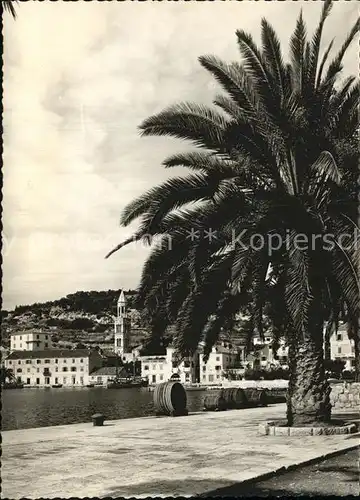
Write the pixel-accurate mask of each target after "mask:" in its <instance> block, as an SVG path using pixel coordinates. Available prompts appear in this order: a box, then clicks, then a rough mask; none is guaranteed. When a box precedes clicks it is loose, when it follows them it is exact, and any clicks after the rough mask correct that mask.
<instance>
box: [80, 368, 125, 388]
mask: <svg viewBox="0 0 360 500" xmlns="http://www.w3.org/2000/svg"><path fill="white" fill-rule="evenodd" d="M128 376H129V375H128V373H127V372H126V371H125V370H124V368H117V367H115V366H103V367H102V368H97V369H96V370H94V371H93V372H91V374H90V375H89V383H90V384H94V385H106V384H107V383H108V382H110V381H111V380H114V379H115V378H116V377H123V378H126V377H128Z"/></svg>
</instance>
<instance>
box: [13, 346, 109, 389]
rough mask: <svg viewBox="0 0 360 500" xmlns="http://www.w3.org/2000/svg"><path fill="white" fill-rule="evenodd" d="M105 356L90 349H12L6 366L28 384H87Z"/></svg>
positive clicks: (37, 385) (44, 385)
mask: <svg viewBox="0 0 360 500" xmlns="http://www.w3.org/2000/svg"><path fill="white" fill-rule="evenodd" d="M102 362H103V359H102V357H101V356H100V354H99V353H98V352H97V351H89V350H87V349H46V350H42V351H13V352H12V353H10V354H9V356H8V357H7V358H6V359H5V360H4V365H5V368H8V369H10V370H12V372H13V374H14V376H15V378H16V379H17V380H20V381H21V382H22V383H23V384H24V385H25V386H35V387H47V386H51V385H58V384H60V385H63V386H84V385H88V384H89V383H90V382H89V377H90V374H91V373H92V372H94V371H95V370H96V369H98V368H101V366H102Z"/></svg>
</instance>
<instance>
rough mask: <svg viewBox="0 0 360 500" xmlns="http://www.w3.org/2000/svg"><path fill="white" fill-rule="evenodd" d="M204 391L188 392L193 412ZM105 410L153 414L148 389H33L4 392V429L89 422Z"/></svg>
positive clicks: (117, 415)
mask: <svg viewBox="0 0 360 500" xmlns="http://www.w3.org/2000/svg"><path fill="white" fill-rule="evenodd" d="M205 394H206V393H205V391H189V392H187V401H188V404H187V407H188V410H189V411H190V412H193V411H200V410H202V408H203V401H204V397H205ZM94 413H103V414H104V415H105V416H106V419H107V420H116V419H122V418H134V417H144V416H149V415H154V406H153V392H150V391H149V390H148V388H144V387H139V388H131V389H111V390H110V389H106V388H103V387H94V388H48V389H45V388H38V389H35V388H32V389H8V390H5V391H2V430H3V431H6V430H13V429H27V428H32V427H44V426H49V425H64V424H76V423H81V422H90V421H91V415H93V414H94Z"/></svg>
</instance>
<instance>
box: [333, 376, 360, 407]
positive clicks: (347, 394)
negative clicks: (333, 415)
mask: <svg viewBox="0 0 360 500" xmlns="http://www.w3.org/2000/svg"><path fill="white" fill-rule="evenodd" d="M330 401H331V405H332V407H333V408H335V409H336V410H340V409H344V408H346V409H349V408H350V409H356V410H360V382H344V383H343V384H336V385H332V386H331V393H330Z"/></svg>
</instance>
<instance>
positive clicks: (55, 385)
mask: <svg viewBox="0 0 360 500" xmlns="http://www.w3.org/2000/svg"><path fill="white" fill-rule="evenodd" d="M62 386H63V385H62V384H53V385H52V386H51V387H52V388H53V389H60V388H61V387H62Z"/></svg>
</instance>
